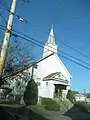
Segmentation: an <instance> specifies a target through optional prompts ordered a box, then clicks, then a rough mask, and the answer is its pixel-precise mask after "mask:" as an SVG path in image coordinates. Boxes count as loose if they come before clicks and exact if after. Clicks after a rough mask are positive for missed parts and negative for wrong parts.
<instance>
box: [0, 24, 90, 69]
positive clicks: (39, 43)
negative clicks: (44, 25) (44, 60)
mask: <svg viewBox="0 0 90 120" xmlns="http://www.w3.org/2000/svg"><path fill="white" fill-rule="evenodd" d="M0 26H2V25H0ZM3 27H4V26H3ZM3 29H5V27H4V28H3ZM12 31H13V32H15V33H13V35H14V36H15V37H20V38H22V39H24V40H26V41H28V42H31V43H33V44H35V45H37V46H39V47H42V48H44V46H42V45H44V43H42V42H40V41H39V40H37V39H35V38H33V37H30V36H27V35H25V34H23V33H21V32H17V31H15V30H12ZM22 35H23V36H24V37H23V36H22ZM25 37H28V38H29V39H28V38H25ZM31 40H33V41H31ZM36 42H38V43H36ZM41 44H42V45H41ZM48 47H51V46H48ZM51 48H53V47H51ZM45 49H47V48H45ZM47 50H49V51H51V52H53V51H52V50H50V49H47ZM55 50H56V49H55ZM60 52H61V53H63V54H66V55H68V56H69V57H71V58H74V59H76V60H78V61H79V62H82V63H85V64H88V65H89V63H86V62H84V61H82V60H80V59H78V58H75V57H73V56H71V55H69V54H67V53H64V52H63V51H59V53H60ZM56 54H57V53H56ZM58 55H60V56H62V57H63V56H64V55H61V54H58ZM64 58H68V57H66V56H64ZM68 60H71V61H72V62H73V61H74V60H72V59H69V58H68ZM75 63H77V64H80V63H78V62H76V61H75ZM81 66H84V65H82V64H81ZM85 68H89V67H86V66H85Z"/></svg>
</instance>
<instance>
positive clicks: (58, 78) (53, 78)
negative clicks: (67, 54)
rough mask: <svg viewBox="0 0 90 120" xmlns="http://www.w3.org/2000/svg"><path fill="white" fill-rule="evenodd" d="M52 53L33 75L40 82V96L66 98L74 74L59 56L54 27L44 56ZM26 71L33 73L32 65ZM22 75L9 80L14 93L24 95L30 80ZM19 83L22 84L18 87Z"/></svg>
mask: <svg viewBox="0 0 90 120" xmlns="http://www.w3.org/2000/svg"><path fill="white" fill-rule="evenodd" d="M52 53H53V55H51V56H49V57H47V58H46V59H44V60H42V61H41V62H39V63H38V64H37V65H38V67H37V69H35V70H34V74H33V75H34V76H33V77H34V79H35V82H36V83H38V96H39V98H40V97H44V98H57V97H59V96H62V97H64V98H66V95H67V92H68V90H69V89H70V80H71V78H72V76H71V74H70V73H69V71H68V70H67V68H66V67H65V66H64V64H63V62H62V61H61V60H60V58H59V56H58V50H57V45H56V43H55V37H54V33H53V28H51V31H50V35H49V37H48V40H47V42H46V44H45V46H44V50H43V55H42V58H45V57H46V56H48V55H50V54H52ZM42 58H41V59H42ZM26 71H28V73H31V72H32V68H31V67H30V68H29V69H28V70H26ZM21 75H22V74H19V75H17V76H14V78H11V80H10V79H9V81H8V82H9V83H8V85H9V88H11V89H13V91H12V94H13V95H21V96H22V95H23V93H24V91H25V86H26V85H27V82H28V81H27V79H26V78H25V76H24V75H23V76H22V77H23V79H24V80H23V79H22V78H21ZM17 84H20V85H19V86H18V87H17ZM6 86H7V85H6Z"/></svg>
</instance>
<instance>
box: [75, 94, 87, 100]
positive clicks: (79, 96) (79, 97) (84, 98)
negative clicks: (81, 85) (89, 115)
mask: <svg viewBox="0 0 90 120" xmlns="http://www.w3.org/2000/svg"><path fill="white" fill-rule="evenodd" d="M75 100H76V101H82V102H85V101H86V96H85V95H84V94H81V93H78V94H75Z"/></svg>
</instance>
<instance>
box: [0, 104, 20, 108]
mask: <svg viewBox="0 0 90 120" xmlns="http://www.w3.org/2000/svg"><path fill="white" fill-rule="evenodd" d="M0 107H12V108H16V107H22V106H21V105H16V104H0Z"/></svg>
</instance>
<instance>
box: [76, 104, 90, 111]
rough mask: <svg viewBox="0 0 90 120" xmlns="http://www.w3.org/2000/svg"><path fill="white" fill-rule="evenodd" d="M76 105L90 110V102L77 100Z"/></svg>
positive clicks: (84, 109)
mask: <svg viewBox="0 0 90 120" xmlns="http://www.w3.org/2000/svg"><path fill="white" fill-rule="evenodd" d="M75 106H77V107H79V108H80V109H81V110H83V111H86V112H89V111H90V104H87V103H86V102H75Z"/></svg>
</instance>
